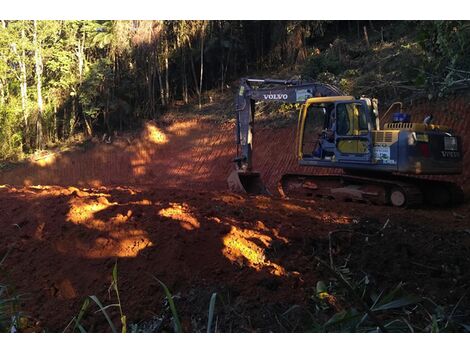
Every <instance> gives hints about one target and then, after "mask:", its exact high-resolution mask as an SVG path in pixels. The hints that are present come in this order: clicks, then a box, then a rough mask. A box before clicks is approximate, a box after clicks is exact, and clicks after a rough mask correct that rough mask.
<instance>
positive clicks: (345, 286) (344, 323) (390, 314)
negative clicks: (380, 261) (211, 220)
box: [312, 258, 470, 332]
mask: <svg viewBox="0 0 470 352" xmlns="http://www.w3.org/2000/svg"><path fill="white" fill-rule="evenodd" d="M316 259H317V261H318V262H319V263H320V265H321V266H322V267H323V268H324V269H326V270H327V271H328V272H329V274H330V275H331V276H332V282H330V284H329V285H326V284H325V283H324V282H323V281H319V282H317V285H316V293H315V295H314V296H313V297H312V298H313V300H314V301H315V302H316V307H317V311H323V312H326V311H327V310H328V309H330V307H334V308H335V310H336V311H337V312H336V313H335V314H333V315H332V316H330V317H329V318H328V320H327V321H326V322H324V323H320V324H319V323H316V324H315V329H314V331H321V332H325V331H328V332H456V331H462V329H463V330H464V331H470V326H469V325H468V324H464V323H462V321H461V318H462V316H458V317H457V314H456V312H457V308H458V307H459V305H460V303H461V302H462V300H463V298H464V297H465V295H463V296H462V297H461V298H460V299H459V301H458V302H457V303H456V304H455V305H454V306H451V307H447V308H446V307H442V306H440V305H438V304H436V303H434V302H433V301H432V300H430V299H429V298H426V297H418V296H415V295H411V294H408V293H406V292H405V291H404V289H403V288H404V284H403V283H399V284H398V285H397V286H396V287H394V288H393V289H392V290H390V291H388V292H386V291H381V292H380V293H377V292H375V291H374V290H373V289H372V288H371V287H369V286H370V285H369V284H370V282H369V280H368V277H367V275H366V276H365V277H364V278H363V279H362V280H359V281H356V282H355V281H354V280H353V278H352V277H351V275H347V276H346V275H344V267H340V268H337V267H335V266H334V265H331V264H327V263H326V262H324V261H323V260H321V259H320V258H316ZM348 273H349V271H348ZM337 300H340V301H341V303H344V304H336V303H337ZM343 305H346V307H343Z"/></svg>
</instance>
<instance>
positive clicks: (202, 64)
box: [198, 21, 206, 109]
mask: <svg viewBox="0 0 470 352" xmlns="http://www.w3.org/2000/svg"><path fill="white" fill-rule="evenodd" d="M205 29H206V21H203V23H202V28H201V57H200V59H201V71H200V76H199V89H198V98H199V99H198V101H199V109H201V108H202V78H203V75H204V34H205V33H204V32H205Z"/></svg>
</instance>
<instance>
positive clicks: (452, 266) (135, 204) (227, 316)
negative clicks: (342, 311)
mask: <svg viewBox="0 0 470 352" xmlns="http://www.w3.org/2000/svg"><path fill="white" fill-rule="evenodd" d="M452 104H453V105H452ZM449 107H450V108H452V109H450V108H449V109H450V110H449V111H450V114H449V116H450V117H448V118H446V119H445V120H444V119H442V120H444V121H442V120H441V119H440V121H441V122H445V123H447V124H449V125H452V126H453V127H454V128H455V129H456V130H460V131H462V133H461V134H462V135H463V137H464V138H465V137H466V135H467V132H468V130H469V128H470V126H468V121H469V120H470V116H465V117H466V118H465V119H461V118H459V119H457V117H458V116H463V115H465V114H468V113H467V112H466V110H465V109H466V107H467V104H466V102H465V101H463V100H460V101H457V102H455V103H451V104H449ZM430 109H431V110H432V111H431V112H434V115H435V116H436V117H438V116H439V112H440V110H438V107H433V106H431V107H429V106H417V107H415V108H414V110H413V111H412V113H414V114H416V115H418V116H419V115H421V114H423V115H424V113H426V112H428V110H430ZM433 109H434V110H433ZM255 138H256V139H255V143H256V145H257V149H256V150H255V162H256V164H255V168H256V169H257V170H259V171H261V173H262V175H263V178H264V180H265V182H266V184H267V185H268V187H269V188H270V189H271V190H274V189H275V185H276V182H277V180H278V179H279V177H280V176H281V175H282V174H283V173H286V172H312V173H313V172H323V173H325V172H331V171H325V170H308V169H305V168H300V167H298V166H297V165H296V160H295V157H294V151H293V143H291V142H292V141H293V140H294V138H295V131H294V129H293V128H291V127H283V128H267V127H264V128H263V127H261V128H259V129H257V134H256V137H255ZM233 142H234V135H233V126H232V125H231V124H230V123H226V124H214V123H210V122H207V121H196V120H185V121H177V122H173V123H161V124H158V125H157V124H155V123H148V124H147V125H146V127H145V129H144V130H143V132H142V133H141V134H140V135H135V136H132V135H128V136H124V137H120V138H116V139H114V140H113V142H112V143H111V144H106V143H99V142H90V143H89V144H86V145H84V146H83V147H82V148H80V149H76V150H72V151H69V152H65V153H60V154H48V155H44V156H43V157H41V158H36V160H32V161H31V162H30V163H28V164H24V165H20V166H17V167H15V168H12V169H11V170H8V171H3V172H2V173H1V174H0V184H5V185H4V186H1V188H0V228H1V229H2V230H1V231H0V233H1V235H0V257H3V255H4V254H5V253H7V252H8V256H7V257H6V259H5V261H4V263H3V265H2V277H1V279H2V280H1V282H7V283H8V284H9V285H10V286H11V287H12V289H14V292H15V293H18V294H24V296H22V297H23V298H22V300H21V309H22V310H23V311H24V312H26V313H27V314H29V316H30V317H31V320H32V321H33V322H34V324H35V325H34V326H32V327H30V330H42V329H45V330H47V331H62V330H63V329H64V328H65V326H66V325H67V323H68V322H69V321H70V319H72V317H73V316H76V315H77V314H78V313H79V311H80V307H81V305H82V303H83V301H84V299H85V298H86V297H87V296H89V295H96V296H97V297H99V298H100V300H102V301H103V303H104V304H110V303H114V302H116V299H115V296H114V295H113V292H112V291H111V292H110V291H109V290H108V288H109V286H110V283H111V282H112V277H111V273H112V270H113V267H114V265H115V263H116V261H117V265H118V286H119V291H120V295H121V300H122V307H123V310H124V313H125V314H126V315H127V321H128V322H129V323H132V324H138V325H134V328H135V329H137V330H139V329H143V330H145V331H169V330H170V331H171V330H172V327H171V324H170V316H171V314H170V312H169V309H168V304H167V302H166V301H165V297H164V293H163V290H162V288H161V286H160V285H159V284H158V282H157V281H156V280H155V279H154V277H156V278H158V279H160V280H162V281H163V282H164V283H165V284H166V285H167V286H168V287H169V289H170V290H171V291H172V293H173V295H174V296H175V304H176V306H177V309H178V311H179V314H180V317H181V320H182V325H183V329H184V330H185V331H203V330H204V329H205V321H206V319H207V308H208V304H209V300H210V297H211V294H212V293H213V292H217V294H218V298H217V305H216V316H217V326H218V331H227V332H228V331H242V332H243V331H305V330H306V329H307V328H308V326H309V324H312V321H311V313H307V312H309V311H310V310H309V309H310V308H311V307H310V305H311V303H312V298H311V297H312V295H314V293H315V285H316V283H317V281H318V280H324V281H327V282H328V281H329V280H330V279H331V277H330V276H329V274H328V272H325V271H324V270H322V269H321V268H320V267H319V266H318V264H317V263H316V262H315V259H314V258H315V257H316V256H318V257H320V258H323V259H324V260H326V261H329V260H330V259H333V260H335V261H336V262H337V263H340V262H341V263H342V264H344V263H347V265H348V267H349V269H350V270H351V272H354V273H360V274H361V275H363V274H367V275H368V277H369V279H370V280H371V282H374V283H375V284H376V286H377V287H378V288H384V289H388V288H391V287H394V286H396V284H397V283H399V282H401V281H403V282H405V287H406V289H407V290H408V291H409V292H412V293H415V294H418V295H426V296H427V297H429V298H432V299H433V300H434V301H435V302H438V303H439V304H441V305H443V306H445V305H451V306H452V305H455V304H456V302H457V301H459V299H460V298H461V297H462V296H463V297H464V298H463V299H462V300H461V302H460V304H459V307H460V308H459V314H460V316H462V315H464V316H465V314H467V315H466V316H468V314H469V308H470V302H469V298H468V295H467V296H464V294H465V293H466V292H467V291H468V289H469V286H468V283H469V282H470V280H469V276H468V268H469V267H470V216H469V213H470V212H469V210H470V205H469V204H468V203H465V204H463V205H461V206H459V207H457V208H453V209H415V210H407V209H395V208H391V207H380V206H377V207H371V206H368V205H365V204H359V203H340V202H334V201H329V200H309V201H305V200H285V199H281V198H279V197H277V196H276V195H274V196H242V195H236V194H231V193H229V192H228V191H227V190H226V181H225V180H226V177H227V175H228V174H229V173H230V171H231V170H232V168H233V165H232V162H231V159H232V158H233V156H234V153H235V147H234V143H233ZM466 144H467V143H466V141H465V148H466ZM469 166H470V165H469V153H468V150H466V152H465V173H464V175H461V176H457V177H454V178H453V180H455V181H456V182H458V183H459V184H461V185H462V186H463V187H464V188H467V187H468V176H469V174H468V172H469ZM333 172H334V170H333ZM41 185H42V186H41ZM44 185H50V186H44ZM273 193H274V192H273ZM338 230H340V232H338ZM341 231H342V232H341ZM328 234H335V235H334V236H333V235H332V242H331V243H330V242H329V240H328ZM344 303H346V302H343V304H344ZM294 308H296V309H294ZM297 308H298V309H297ZM96 309H97V308H96ZM94 311H95V307H93V309H91V312H90V313H89V314H87V315H86V316H85V318H84V326H86V328H87V329H88V330H90V331H106V329H109V328H108V326H107V323H106V321H105V320H104V318H103V316H102V315H101V314H100V313H97V314H94V313H93V312H94ZM310 312H311V311H310ZM110 314H111V316H112V318H113V319H115V321H116V322H118V320H117V319H118V318H117V309H110ZM309 319H310V320H309Z"/></svg>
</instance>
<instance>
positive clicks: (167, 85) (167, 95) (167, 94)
mask: <svg viewBox="0 0 470 352" xmlns="http://www.w3.org/2000/svg"><path fill="white" fill-rule="evenodd" d="M168 55H169V50H168V38H165V102H166V103H167V104H168V103H169V102H170V82H169V75H170V70H169V63H168Z"/></svg>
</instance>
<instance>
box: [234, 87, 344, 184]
mask: <svg viewBox="0 0 470 352" xmlns="http://www.w3.org/2000/svg"><path fill="white" fill-rule="evenodd" d="M340 95H343V94H342V92H341V91H340V90H339V89H338V88H336V87H334V86H331V85H329V84H324V83H318V82H312V83H305V82H301V81H294V80H275V79H254V78H242V79H241V81H240V89H239V92H238V94H237V97H236V99H235V105H236V112H237V116H236V141H237V156H236V158H235V159H234V162H235V163H236V170H235V171H234V172H232V174H231V175H230V176H229V178H228V184H229V188H230V189H231V190H233V191H241V192H248V193H266V188H265V187H264V185H263V183H262V181H261V178H260V175H259V173H257V172H254V171H253V162H252V161H253V160H252V159H253V158H252V152H253V133H254V119H255V103H256V102H257V101H265V102H272V101H276V102H283V103H290V104H295V103H304V102H305V101H306V100H307V99H308V98H311V97H321V96H340Z"/></svg>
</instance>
